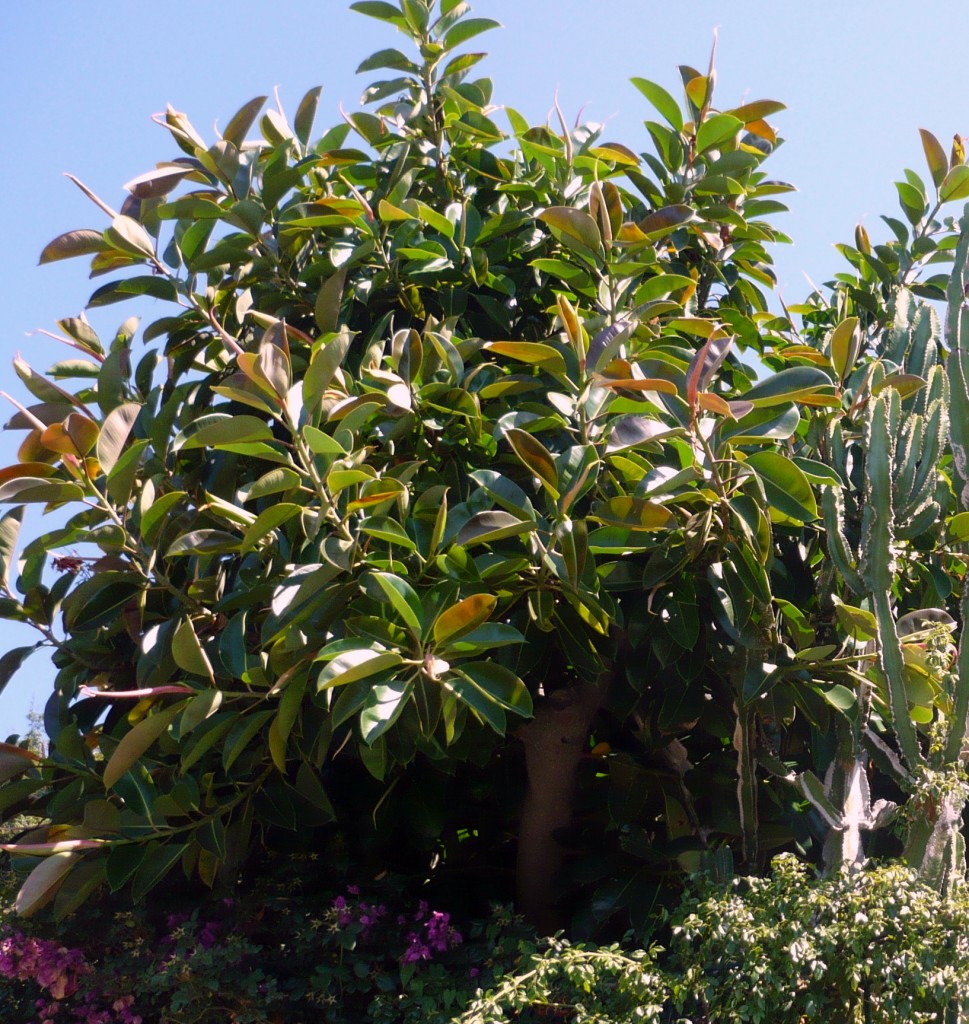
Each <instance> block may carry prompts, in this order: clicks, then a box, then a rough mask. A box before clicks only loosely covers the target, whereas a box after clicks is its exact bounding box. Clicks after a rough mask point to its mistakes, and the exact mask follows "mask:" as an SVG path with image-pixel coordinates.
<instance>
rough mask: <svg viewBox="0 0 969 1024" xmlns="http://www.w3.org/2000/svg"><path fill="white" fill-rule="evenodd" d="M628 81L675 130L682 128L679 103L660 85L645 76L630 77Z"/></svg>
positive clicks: (679, 130)
mask: <svg viewBox="0 0 969 1024" xmlns="http://www.w3.org/2000/svg"><path fill="white" fill-rule="evenodd" d="M630 82H632V84H633V85H634V86H635V87H636V88H637V89H638V90H639V91H640V92H641V93H642V94H643V95H644V96H645V97H646V99H648V100H649V102H650V103H652V104H653V106H654V107H655V108H656V109H657V110H658V111H659V112H660V114H661V115H662V116H663V117H664V118H666V120H667V122H668V123H669V124H671V125H672V126H673V128H674V129H675V130H676V131H678V132H681V131H682V130H683V114H682V112H681V111H680V105H679V104H678V103H677V102H676V100H675V99H673V97H672V96H671V95H670V94H669V93H668V92H667V91H666V90H665V89H664V88H663V87H662V86H661V85H657V84H656V83H655V82H650V81H649V79H646V78H631V79H630Z"/></svg>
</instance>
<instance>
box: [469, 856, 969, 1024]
mask: <svg viewBox="0 0 969 1024" xmlns="http://www.w3.org/2000/svg"><path fill="white" fill-rule="evenodd" d="M967 977H969V890H967V889H966V888H965V887H964V886H960V887H958V888H957V889H956V890H955V891H953V892H952V893H950V894H947V895H940V894H939V893H938V892H937V891H935V890H934V889H932V888H931V887H929V886H927V885H926V884H924V883H923V882H922V881H921V880H920V879H919V877H918V875H917V874H916V873H915V872H914V871H913V870H912V869H910V868H907V867H905V866H903V865H899V864H889V865H881V866H877V867H874V866H872V867H869V868H867V869H866V870H864V871H861V872H858V873H843V874H838V875H835V876H833V877H830V878H818V877H817V876H816V875H815V874H814V873H813V872H812V870H811V869H810V868H808V867H806V866H805V865H804V864H803V863H800V862H799V861H798V860H797V859H796V858H795V857H793V856H791V855H785V856H781V857H778V858H775V860H774V863H773V872H772V874H771V876H770V877H768V878H746V879H735V880H734V881H733V882H731V883H730V884H728V885H724V884H723V883H716V882H713V881H709V880H708V881H706V882H701V883H700V884H699V885H698V887H696V888H694V889H692V890H691V891H690V892H688V894H687V896H686V897H685V898H684V900H683V902H682V903H681V904H680V906H679V907H678V908H677V909H676V910H675V912H674V913H673V914H672V915H671V918H670V948H669V950H667V951H663V950H661V949H659V948H658V947H655V946H654V947H652V948H650V949H649V950H648V951H642V950H640V951H638V952H628V951H624V950H622V949H620V948H618V947H615V946H613V947H610V948H595V947H582V946H578V947H575V946H571V945H569V943H567V942H564V941H561V940H556V941H553V942H552V943H551V944H550V947H549V949H548V951H546V952H544V953H542V954H534V955H533V956H532V957H531V959H530V961H526V963H525V964H524V965H523V967H522V968H520V969H519V970H518V971H516V972H515V973H514V974H512V975H509V976H508V977H507V978H506V979H505V980H504V981H503V982H502V983H501V985H499V986H498V987H497V988H496V989H495V990H493V991H491V992H488V993H485V994H483V995H482V996H480V997H479V998H477V999H476V1000H475V1001H474V1002H473V1003H472V1004H471V1006H470V1007H469V1008H468V1010H467V1011H466V1012H465V1013H464V1014H462V1015H461V1017H460V1018H459V1020H460V1022H461V1024H491V1022H493V1021H503V1020H528V1019H533V1018H529V1017H528V1016H527V1013H525V1012H524V1011H528V1012H536V1011H538V1010H539V1009H541V1008H546V1009H547V1010H548V1011H550V1012H553V1013H554V1019H556V1020H560V1021H563V1022H565V1021H568V1022H574V1024H586V1022H592V1021H596V1022H598V1024H634V1022H650V1024H663V1022H666V1024H672V1022H673V1021H677V1022H681V1024H690V1022H692V1024H705V1022H708V1021H717V1022H723V1024H727V1022H734V1024H762V1022H770V1024H801V1022H807V1021H811V1022H813V1021H822V1020H833V1021H843V1022H845V1024H899V1022H901V1021H905V1022H906V1024H924V1022H929V1021H939V1022H941V1021H943V1020H946V1021H948V1020H952V1021H955V1020H956V1019H960V1018H957V1017H956V1006H958V1005H960V1003H959V1001H960V1000H962V1001H963V1002H964V1001H965V1000H966V999H967V998H969V985H967V981H966V979H967ZM519 1014H522V1015H521V1016H519ZM950 1014H951V1016H950ZM534 1019H540V1018H539V1017H536V1018H534Z"/></svg>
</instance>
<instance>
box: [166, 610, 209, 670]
mask: <svg viewBox="0 0 969 1024" xmlns="http://www.w3.org/2000/svg"><path fill="white" fill-rule="evenodd" d="M172 657H173V658H174V659H175V664H176V665H178V667H179V668H180V669H183V670H184V671H185V672H188V673H189V675H194V676H203V677H204V678H206V679H208V680H209V682H211V683H213V684H214V683H215V675H214V673H213V670H212V662H211V661H210V660H209V657H208V655H207V654H206V653H205V650H204V649H203V647H202V644H201V643H200V641H199V638H198V635H197V634H196V632H195V627H194V625H193V624H192V620H191V619H182V620H181V621H180V622H179V623H178V625H177V626H176V627H175V632H174V634H173V635H172Z"/></svg>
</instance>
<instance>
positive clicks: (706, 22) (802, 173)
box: [0, 0, 969, 738]
mask: <svg viewBox="0 0 969 1024" xmlns="http://www.w3.org/2000/svg"><path fill="white" fill-rule="evenodd" d="M473 6H474V8H475V13H476V14H477V15H480V16H488V17H493V18H496V19H497V20H498V21H500V22H502V23H503V25H504V26H505V28H504V29H503V30H501V31H497V32H491V33H488V34H487V35H484V36H480V37H478V39H477V40H476V41H475V46H476V47H479V48H481V49H486V50H488V51H489V53H490V54H491V57H490V59H489V60H488V61H487V62H486V63H485V64H483V65H481V66H480V67H481V69H482V70H481V73H482V74H487V75H489V76H490V77H492V78H493V79H494V80H495V94H494V100H495V102H496V103H499V104H500V103H504V102H507V103H508V104H509V105H511V106H513V107H515V108H516V109H518V110H520V111H521V112H522V113H523V114H525V115H526V116H527V117H529V118H530V119H532V120H533V121H544V120H545V118H546V116H547V115H548V112H549V110H550V109H551V106H552V102H553V97H554V95H555V91H556V89H557V90H558V95H559V103H560V105H561V107H562V109H563V110H564V111H565V113H566V116H567V117H568V118H569V119H570V120H571V119H573V118H574V117H575V116H576V114H577V113H578V112H579V111H580V110H581V109H583V108H584V117H585V118H586V119H589V120H595V121H599V122H605V123H606V124H607V129H606V133H605V135H606V137H607V138H608V139H609V140H612V141H620V142H624V143H625V144H626V145H628V146H630V147H632V148H633V149H636V150H644V149H647V148H649V141H648V137H647V135H646V132H645V129H643V127H642V120H643V119H644V118H646V117H650V116H652V114H651V111H650V108H649V107H648V104H647V103H646V101H645V100H644V99H643V97H642V96H641V95H640V94H639V93H638V92H637V91H636V90H635V89H634V88H633V87H632V86H631V85H629V84H628V79H629V78H630V77H632V76H636V75H638V76H643V77H646V78H651V79H653V80H654V81H658V82H660V83H661V84H663V85H665V86H666V87H667V88H668V89H670V91H676V92H677V94H678V81H679V79H678V75H677V71H676V66H677V65H678V64H691V65H693V66H695V67H700V68H704V67H705V66H706V62H707V60H708V57H709V52H710V46H711V42H712V39H713V31H714V29H715V28H718V30H719V48H718V54H717V66H718V76H719V77H718V84H717V96H716V99H717V105H719V106H721V107H730V106H734V105H737V104H738V103H740V102H741V101H743V100H754V99H764V98H769V99H777V100H781V101H783V102H785V103H786V104H787V105H788V107H789V109H788V110H787V111H786V112H784V113H782V114H780V115H778V116H777V117H775V118H773V119H772V120H773V122H774V123H775V124H776V126H777V127H778V128H779V129H780V132H781V134H782V136H783V137H784V138H785V139H786V140H787V142H786V143H785V145H784V146H783V147H782V148H781V149H780V151H779V152H778V153H777V154H776V156H774V157H772V159H771V162H770V163H769V164H768V165H767V166H768V168H770V169H771V176H772V177H776V178H781V179H784V180H787V181H790V182H792V183H793V184H795V185H797V186H798V188H799V190H800V191H799V192H798V193H797V194H796V195H794V196H792V197H791V200H790V206H791V213H790V214H789V215H787V216H786V217H778V218H777V223H778V226H780V227H781V228H782V230H784V231H786V232H787V233H788V234H789V235H790V236H791V237H792V238H793V239H794V241H795V245H794V246H791V247H785V248H783V249H781V250H780V251H779V252H777V253H776V254H775V259H776V261H777V266H778V272H779V280H780V285H781V291H782V294H783V296H784V298H785V300H786V301H787V302H789V303H790V302H797V301H799V300H801V299H802V298H803V297H804V295H805V294H806V293H807V291H808V290H809V288H808V285H807V283H806V280H805V274H807V275H809V276H810V277H811V279H812V280H814V281H817V282H819V283H820V282H821V281H823V280H826V279H827V278H828V277H830V275H831V274H832V273H834V272H835V271H837V270H840V269H841V265H840V263H839V259H840V258H839V257H838V255H837V253H836V252H835V251H834V250H833V249H832V248H831V246H832V244H833V243H834V242H838V241H848V240H850V239H851V237H852V233H853V230H854V226H855V224H857V223H858V222H859V221H861V222H863V223H864V224H865V226H866V228H867V230H868V232H869V234H870V235H871V236H872V240H873V241H879V240H881V239H883V238H884V237H885V235H886V233H887V229H885V230H883V225H882V224H881V222H880V220H879V214H881V213H888V214H890V215H897V213H898V207H897V201H896V198H895V189H894V186H893V184H892V182H893V181H894V180H895V179H897V178H899V177H901V173H902V170H903V168H904V167H912V168H913V169H915V170H916V171H917V172H918V173H920V174H922V175H923V177H926V178H927V175H926V174H925V172H924V158H923V156H922V150H921V146H920V143H919V137H918V128H920V127H924V128H928V129H929V130H931V131H933V132H934V133H935V134H936V135H937V136H938V137H939V138H940V139H941V140H942V141H943V144H944V145H945V146H946V148H948V145H949V142H950V140H951V138H952V135H953V133H955V132H960V133H962V134H969V100H967V98H966V97H967V96H969V72H967V66H966V56H965V45H966V40H967V39H969V4H964V3H959V2H956V0H925V2H923V3H922V4H921V5H920V6H919V9H918V12H917V13H916V9H915V6H914V5H913V4H901V3H896V2H893V0H887V2H886V0H880V2H877V3H876V2H872V0H844V2H841V3H834V2H831V0H817V2H815V3H810V4H808V3H803V2H791V0H788V2H787V3H784V2H783V0H781V2H777V0H774V2H772V3H767V2H761V0H731V2H729V3H724V2H722V0H720V2H716V0H692V2H691V3H689V4H683V3H679V4H675V3H665V4H659V3H656V2H653V0H478V2H477V3H474V5H473ZM0 39H2V40H3V49H2V60H0V87H2V93H3V100H4V102H3V105H2V107H0V138H2V140H3V146H2V157H0V161H2V162H0V210H2V215H3V216H2V224H3V244H2V247H0V272H2V277H0V280H2V284H3V288H2V292H0V295H2V299H0V302H2V305H3V313H4V315H3V332H2V335H0V390H7V391H10V392H11V393H13V394H15V395H18V396H20V397H22V391H21V389H20V387H19V382H18V381H17V380H16V377H15V376H14V374H13V371H12V369H10V361H11V360H12V359H13V357H14V355H15V353H16V352H18V351H19V352H21V354H22V355H23V356H24V358H26V359H27V360H28V362H30V363H31V364H32V365H34V366H36V367H37V368H39V369H45V368H46V367H47V366H48V365H49V364H50V363H52V362H55V361H56V360H57V359H58V358H62V357H63V356H64V354H65V353H64V351H63V350H59V349H58V346H57V345H55V344H54V343H53V342H48V341H47V340H46V339H44V338H43V337H42V336H39V335H34V336H29V332H31V331H33V330H34V329H36V328H52V327H53V326H54V322H55V320H57V319H58V318H61V317H64V316H72V315H76V314H77V313H78V312H79V311H80V310H81V309H82V308H83V307H84V305H85V303H86V300H87V297H88V295H89V294H90V292H91V290H92V286H91V283H90V282H89V281H88V280H87V277H86V269H85V266H84V264H83V262H82V261H70V262H67V263H58V264H54V265H51V266H46V267H37V256H38V254H39V253H40V251H41V249H42V248H43V246H44V244H45V243H46V242H47V241H49V240H50V239H51V238H53V237H54V236H55V235H57V234H60V233H61V232H63V231H66V230H69V229H72V228H79V227H99V228H100V227H103V226H104V225H103V224H102V222H101V215H100V213H99V211H98V210H97V209H95V207H93V206H92V205H91V204H90V202H89V201H88V200H87V199H85V198H84V196H83V195H82V194H81V193H80V192H79V191H78V190H77V189H75V188H74V186H73V185H71V184H70V183H69V182H68V181H67V179H66V178H64V177H63V176H62V175H63V172H65V171H69V172H71V173H72V174H74V175H76V176H77V177H79V178H80V179H82V180H83V181H84V182H85V183H86V184H87V185H89V186H90V187H91V188H92V189H93V190H94V191H95V192H97V193H98V194H100V195H101V196H103V197H104V199H105V200H106V201H107V202H109V203H110V204H113V205H119V204H120V202H121V198H122V193H121V184H122V183H123V182H125V181H127V180H129V179H130V178H132V177H134V176H135V175H137V174H139V173H141V172H143V171H146V170H148V169H150V168H151V167H153V166H154V164H155V163H156V162H157V161H160V160H165V159H169V158H171V157H172V156H174V155H176V153H175V149H174V146H173V144H171V143H170V142H169V139H168V136H167V134H166V133H165V132H164V131H163V130H162V129H160V128H158V127H157V126H156V125H154V124H153V123H152V122H151V114H153V113H155V112H158V111H161V110H164V108H165V105H166V103H171V104H172V105H173V106H174V107H176V108H177V109H178V110H182V111H185V112H186V113H187V114H188V115H189V117H190V119H191V120H192V122H193V123H194V124H195V126H196V128H197V129H199V131H200V132H201V133H202V134H203V135H204V136H206V137H208V138H213V139H214V137H215V136H214V126H216V125H218V124H221V125H224V124H225V123H226V122H227V121H228V119H229V118H230V117H231V116H232V114H233V113H234V112H235V111H236V110H237V109H238V108H239V107H240V106H241V105H242V104H243V103H244V102H245V101H246V100H248V99H250V98H252V97H253V96H255V95H260V94H265V93H269V94H271V93H272V90H273V89H274V88H276V87H278V89H279V93H280V96H281V98H282V101H283V105H284V107H285V108H286V109H287V110H289V111H293V110H295V108H296V105H297V104H298V102H299V100H300V98H301V97H302V95H303V93H304V92H305V91H306V90H307V89H309V88H310V87H312V86H315V85H320V84H322V85H323V86H324V92H323V96H322V100H321V103H320V112H319V115H318V119H317V127H318V129H319V130H322V129H325V128H327V127H329V126H331V125H333V124H335V123H337V121H338V120H339V105H340V104H341V103H342V104H343V106H344V108H345V109H347V110H352V109H355V108H357V107H358V100H359V96H360V93H361V91H362V89H363V87H364V85H366V84H367V80H368V79H369V78H370V77H371V76H362V77H358V76H356V75H355V74H354V70H355V68H356V66H357V64H358V63H359V62H360V61H361V60H363V59H364V58H365V57H366V56H368V55H369V54H370V53H371V52H373V51H374V50H377V49H381V48H384V47H386V46H398V45H400V42H399V41H398V40H399V39H400V37H399V36H397V34H396V33H395V32H393V30H391V29H388V28H386V27H385V26H382V25H380V24H379V23H377V22H374V21H372V20H371V19H369V18H365V17H362V16H360V15H358V14H354V13H352V12H350V11H349V10H348V9H347V4H345V3H344V2H343V0H315V2H310V0H299V2H297V0H274V2H273V3H265V2H257V0H235V2H234V3H232V4H229V5H221V4H220V5H216V4H212V3H199V2H197V0H195V2H188V0H168V2H166V3H165V4H163V5H154V4H152V5H149V4H141V3H135V2H133V0H96V2H89V3H78V2H70V0H45V2H38V3H12V2H7V3H4V4H2V5H0ZM497 119H498V120H499V123H500V121H501V118H500V115H499V116H498V118H497ZM148 312H149V315H150V310H149V311H148ZM98 313H99V315H98V316H93V315H92V317H91V319H92V322H93V323H94V324H95V326H96V327H97V328H98V329H103V330H104V331H105V332H109V331H113V329H114V328H115V327H116V326H117V324H118V323H120V322H121V321H122V320H123V319H125V318H126V317H127V316H128V315H129V311H127V310H126V309H125V307H123V306H113V307H110V308H109V309H108V310H107V311H98ZM0 415H4V414H3V413H2V410H0ZM4 418H5V416H4ZM15 449H16V444H15V440H14V438H13V437H11V436H10V435H5V436H4V435H0V465H6V464H8V463H9V462H10V461H12V460H13V459H14V457H15V456H14V452H15ZM39 528H40V524H39V522H37V521H36V520H35V521H33V522H28V524H27V526H26V529H25V534H26V535H28V536H29V535H31V534H33V533H36V532H38V530H39ZM32 640H33V637H32V635H31V634H30V633H29V632H25V631H22V630H19V629H14V628H13V627H11V626H9V625H7V624H3V623H0V653H2V652H3V651H4V650H6V649H8V648H10V647H13V646H19V645H21V644H24V643H30V642H32ZM52 678H53V671H52V669H51V667H50V665H49V663H48V662H47V660H46V658H45V657H44V656H43V655H37V656H35V657H34V658H33V659H32V660H31V661H28V663H27V664H26V666H25V667H24V669H23V670H22V672H21V673H20V675H18V676H17V677H15V678H14V680H13V681H12V682H11V683H10V684H9V685H8V687H7V688H6V690H5V691H4V692H3V693H2V694H0V738H2V737H4V736H6V735H7V734H8V733H10V732H18V731H23V722H24V716H25V714H26V712H27V710H28V708H29V707H30V705H31V703H32V702H33V703H34V704H35V705H36V706H37V708H38V709H41V708H42V707H43V704H44V702H45V700H46V698H47V695H48V693H49V691H50V686H51V680H52Z"/></svg>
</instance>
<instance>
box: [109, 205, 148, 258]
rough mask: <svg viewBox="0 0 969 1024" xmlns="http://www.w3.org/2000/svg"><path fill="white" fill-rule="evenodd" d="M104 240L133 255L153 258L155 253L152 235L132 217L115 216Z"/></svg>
mask: <svg viewBox="0 0 969 1024" xmlns="http://www.w3.org/2000/svg"><path fill="white" fill-rule="evenodd" d="M104 240H105V241H106V242H107V243H108V244H109V245H112V246H114V248H115V249H118V250H119V251H120V252H124V253H128V254H129V255H131V256H141V257H144V258H146V259H151V258H152V257H154V255H155V243H154V242H153V241H152V239H151V235H149V234H148V232H147V231H145V229H144V228H143V227H142V226H141V225H140V224H139V223H138V221H136V220H134V219H132V218H131V217H125V216H123V215H122V216H118V217H115V218H114V220H113V221H112V222H111V227H109V228H108V229H107V231H105V232H104Z"/></svg>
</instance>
